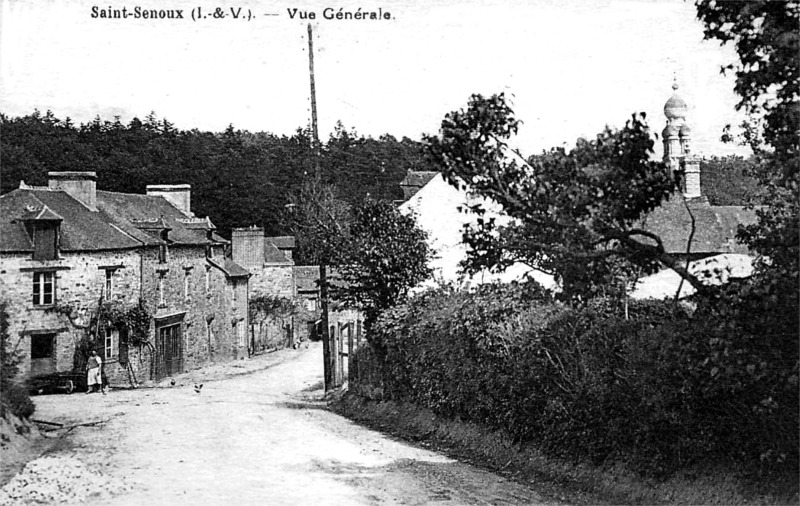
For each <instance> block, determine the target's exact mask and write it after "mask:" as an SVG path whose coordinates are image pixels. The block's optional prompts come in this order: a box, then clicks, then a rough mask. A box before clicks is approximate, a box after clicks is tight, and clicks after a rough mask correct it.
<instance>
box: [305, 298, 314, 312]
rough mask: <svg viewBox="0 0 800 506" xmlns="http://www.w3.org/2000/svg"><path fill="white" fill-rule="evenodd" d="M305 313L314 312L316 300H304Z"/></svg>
mask: <svg viewBox="0 0 800 506" xmlns="http://www.w3.org/2000/svg"><path fill="white" fill-rule="evenodd" d="M305 306H306V311H314V310H315V309H317V299H306V300H305Z"/></svg>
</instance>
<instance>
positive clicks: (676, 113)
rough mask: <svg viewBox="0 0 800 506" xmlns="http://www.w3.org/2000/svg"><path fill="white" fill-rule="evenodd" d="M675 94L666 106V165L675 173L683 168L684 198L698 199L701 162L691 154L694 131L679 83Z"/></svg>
mask: <svg viewBox="0 0 800 506" xmlns="http://www.w3.org/2000/svg"><path fill="white" fill-rule="evenodd" d="M672 90H673V94H672V96H671V97H670V98H669V100H667V103H666V104H664V116H666V117H667V126H665V127H664V130H663V131H662V133H661V134H662V137H663V138H664V163H666V164H667V165H669V167H670V170H672V171H673V172H674V171H676V170H679V169H681V168H683V171H684V179H683V184H682V190H683V195H684V197H686V198H688V199H698V198H701V197H702V193H701V191H700V160H699V158H697V157H696V156H694V155H692V154H691V148H690V144H691V139H692V129H691V128H690V127H689V125H688V124H687V123H686V112H687V110H688V107H687V106H686V102H684V100H683V99H682V98H681V97H679V96H678V93H677V91H678V83H677V82H674V83H672Z"/></svg>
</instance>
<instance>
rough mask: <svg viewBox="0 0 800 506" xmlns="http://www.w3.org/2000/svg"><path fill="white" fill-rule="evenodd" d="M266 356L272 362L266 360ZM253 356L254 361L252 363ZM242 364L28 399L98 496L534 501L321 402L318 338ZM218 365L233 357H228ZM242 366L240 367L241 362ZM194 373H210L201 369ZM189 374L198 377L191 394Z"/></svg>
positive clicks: (184, 500) (190, 500)
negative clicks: (148, 383)
mask: <svg viewBox="0 0 800 506" xmlns="http://www.w3.org/2000/svg"><path fill="white" fill-rule="evenodd" d="M276 357H277V359H276ZM258 360H263V361H264V363H263V364H264V365H263V367H266V366H267V365H269V364H268V362H267V361H268V360H272V361H273V364H272V365H270V367H267V368H265V369H264V368H262V369H260V370H258V367H253V365H252V364H253V363H255V362H256V361H258ZM245 363H247V364H248V366H249V367H250V368H251V369H257V370H255V371H253V372H250V373H247V374H240V375H234V376H231V375H229V374H228V375H227V376H228V377H227V378H223V376H225V375H219V377H220V378H221V379H213V378H214V375H213V371H205V372H204V371H202V370H201V371H195V372H193V373H191V374H189V375H182V376H179V377H178V378H177V381H176V384H175V385H174V386H171V385H170V384H169V382H167V383H166V384H163V383H162V385H161V386H160V387H158V388H148V389H138V390H112V391H110V392H109V393H108V395H106V396H103V395H100V394H92V395H86V394H83V393H76V394H73V395H70V396H67V395H50V396H39V397H35V398H34V399H35V401H36V406H37V411H36V414H35V415H34V418H37V419H43V420H48V421H52V422H59V423H64V424H66V425H72V424H77V423H86V422H93V421H98V420H105V422H104V423H100V424H96V425H92V426H80V427H76V428H74V429H73V430H72V431H71V432H70V434H69V435H67V436H65V440H66V441H67V443H66V444H65V445H63V448H61V449H60V450H59V451H58V452H57V453H55V456H56V457H63V458H72V459H77V460H79V461H81V462H82V463H83V464H85V465H86V467H87V468H89V469H92V470H97V471H99V472H100V473H102V474H104V475H106V476H107V477H108V478H109V482H110V483H115V484H118V485H119V487H120V490H122V491H121V492H118V493H116V494H115V495H113V496H112V497H108V496H104V497H98V498H96V499H95V503H97V504H130V505H144V504H147V505H156V504H170V505H174V504H204V505H206V504H236V505H248V504H270V505H278V504H286V505H298V504H314V505H327V504H344V505H350V504H430V503H436V504H464V505H466V504H492V505H496V504H542V503H545V502H549V501H547V500H546V499H545V498H543V497H542V496H540V495H539V494H537V493H536V492H534V491H532V490H530V489H528V488H526V487H524V486H522V485H519V484H516V483H514V482H511V481H508V480H506V479H504V478H502V477H500V476H497V475H494V474H492V473H489V472H487V471H484V470H481V469H478V468H475V467H472V466H470V465H466V464H462V463H459V462H456V461H454V460H452V459H449V458H447V457H445V456H442V455H440V454H437V453H434V452H431V451H427V450H425V449H421V448H416V447H414V446H410V445H408V444H405V443H401V442H397V441H394V440H392V439H391V438H389V437H387V436H384V435H382V434H380V433H377V432H375V431H372V430H369V429H366V428H363V427H360V426H358V425H355V424H353V423H352V422H350V421H349V420H347V419H345V418H342V417H340V416H338V415H336V414H333V413H331V412H329V411H328V410H326V409H325V408H324V404H323V403H322V402H321V399H322V395H323V391H322V382H321V376H322V371H321V369H322V367H321V364H322V349H321V345H320V344H319V343H312V344H311V345H310V348H308V349H301V350H283V351H280V352H277V353H274V354H271V355H269V356H266V357H259V358H256V359H254V360H250V361H245ZM227 367H228V369H227V371H228V372H230V371H231V367H236V364H232V365H228V366H227ZM242 367H243V366H242ZM204 374H209V375H210V376H211V379H210V380H209V377H206V378H204V377H203V375H204ZM195 381H197V382H198V383H199V382H202V383H203V388H202V389H201V391H200V393H199V394H198V393H196V392H195V389H194V384H195Z"/></svg>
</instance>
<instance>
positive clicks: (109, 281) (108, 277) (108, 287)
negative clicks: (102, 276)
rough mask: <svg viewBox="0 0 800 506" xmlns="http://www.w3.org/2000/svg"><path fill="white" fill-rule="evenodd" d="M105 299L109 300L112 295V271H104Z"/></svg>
mask: <svg viewBox="0 0 800 506" xmlns="http://www.w3.org/2000/svg"><path fill="white" fill-rule="evenodd" d="M105 292H106V299H110V298H111V296H112V295H114V269H106V286H105Z"/></svg>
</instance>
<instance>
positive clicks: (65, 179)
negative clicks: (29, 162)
mask: <svg viewBox="0 0 800 506" xmlns="http://www.w3.org/2000/svg"><path fill="white" fill-rule="evenodd" d="M47 177H48V183H47V186H48V187H49V188H50V189H51V190H61V191H63V192H65V193H67V194H68V195H69V196H70V197H72V198H74V199H75V200H77V201H78V202H80V203H81V204H83V205H84V206H86V207H87V208H88V209H89V210H90V211H97V174H96V173H95V172H79V171H67V172H48V173H47Z"/></svg>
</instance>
